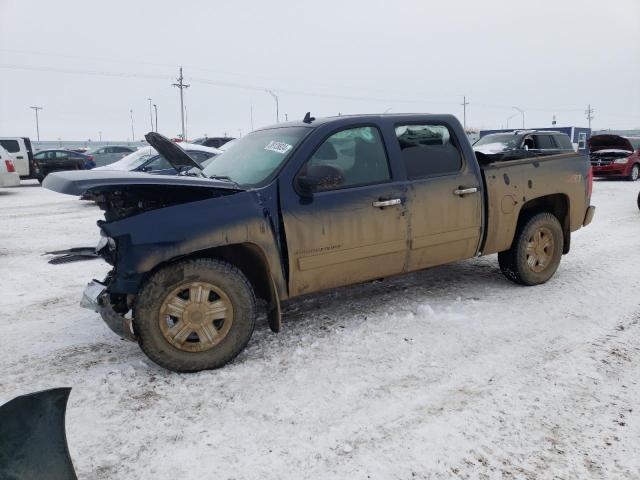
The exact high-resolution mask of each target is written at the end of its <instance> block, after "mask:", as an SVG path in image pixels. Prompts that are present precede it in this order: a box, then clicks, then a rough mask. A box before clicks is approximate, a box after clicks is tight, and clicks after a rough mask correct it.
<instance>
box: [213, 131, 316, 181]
mask: <svg viewBox="0 0 640 480" xmlns="http://www.w3.org/2000/svg"><path fill="white" fill-rule="evenodd" d="M308 131H309V129H308V128H306V127H282V128H273V129H269V130H260V131H257V132H253V133H250V134H248V135H246V136H244V137H242V138H241V139H238V141H237V142H235V143H234V144H233V145H231V146H230V147H229V148H228V149H225V150H224V152H223V153H221V154H220V155H218V156H217V157H215V160H214V161H213V162H211V163H210V164H209V165H207V166H206V167H205V169H204V174H205V175H206V176H207V177H211V176H220V177H229V179H230V180H233V181H234V182H236V183H237V184H239V185H240V186H243V187H248V186H253V185H258V184H260V183H262V182H264V181H265V180H267V179H268V178H269V177H270V176H271V175H272V174H273V173H274V172H275V171H276V170H277V169H278V167H280V165H282V164H283V163H284V161H285V160H286V159H287V158H288V157H289V155H290V154H291V152H292V151H293V149H294V148H295V147H296V145H298V143H299V142H300V140H301V139H302V137H303V136H304V135H305V133H307V132H308Z"/></svg>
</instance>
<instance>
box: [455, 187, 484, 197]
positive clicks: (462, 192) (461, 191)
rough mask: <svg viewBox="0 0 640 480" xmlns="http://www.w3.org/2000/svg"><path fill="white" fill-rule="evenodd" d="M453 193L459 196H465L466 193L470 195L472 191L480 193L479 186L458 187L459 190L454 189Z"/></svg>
mask: <svg viewBox="0 0 640 480" xmlns="http://www.w3.org/2000/svg"><path fill="white" fill-rule="evenodd" d="M453 193H454V194H455V195H459V196H461V197H462V196H464V195H469V194H470V193H478V187H469V188H462V187H460V188H458V189H457V190H454V191H453Z"/></svg>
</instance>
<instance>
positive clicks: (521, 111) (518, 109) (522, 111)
mask: <svg viewBox="0 0 640 480" xmlns="http://www.w3.org/2000/svg"><path fill="white" fill-rule="evenodd" d="M511 108H514V109H516V110H517V111H519V112H520V113H521V114H522V129H523V130H524V110H522V109H521V108H518V107H511Z"/></svg>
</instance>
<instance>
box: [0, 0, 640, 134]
mask: <svg viewBox="0 0 640 480" xmlns="http://www.w3.org/2000/svg"><path fill="white" fill-rule="evenodd" d="M180 65H182V66H184V74H185V77H186V82H187V83H189V84H190V85H191V86H190V88H188V89H187V90H186V94H185V101H186V107H187V119H188V136H189V137H190V138H194V137H197V136H202V135H204V134H208V135H209V136H214V135H220V134H223V133H225V132H226V133H227V134H229V135H232V136H238V135H239V134H240V131H242V133H243V134H244V133H246V132H247V131H249V130H250V129H251V107H252V106H253V125H254V127H255V128H257V127H260V126H263V125H267V124H271V123H275V120H276V112H275V102H274V100H273V99H272V98H271V96H269V94H268V93H266V92H265V88H269V89H272V90H273V91H275V92H276V93H277V94H278V95H279V100H280V115H281V121H283V120H284V118H285V114H287V115H288V117H289V119H295V118H302V117H303V115H304V113H305V112H306V111H308V110H310V111H311V112H312V114H314V115H316V116H324V115H335V114H337V113H338V112H341V113H343V114H347V113H375V112H384V111H386V110H388V111H391V112H396V113H397V112H438V113H453V114H455V115H457V116H458V118H459V119H460V120H461V121H462V111H463V110H462V106H461V105H460V104H461V103H462V99H463V95H466V97H467V101H468V102H469V105H468V107H467V125H468V126H471V127H476V128H500V127H501V126H504V125H506V123H507V119H508V118H509V117H512V118H510V119H509V120H508V121H509V126H510V127H521V125H522V118H521V116H520V114H519V113H518V112H517V111H516V110H514V109H513V108H512V106H518V107H520V108H521V109H524V110H525V121H526V126H527V127H542V126H550V125H551V120H552V116H553V115H554V114H555V115H556V117H557V121H558V125H559V126H561V125H586V124H587V120H586V118H585V112H584V111H585V109H586V108H587V104H589V103H591V104H592V105H593V106H594V108H595V114H594V117H595V118H594V120H593V124H592V125H593V127H594V128H598V129H599V128H639V127H640V0H609V1H602V0H598V1H584V0H563V1H557V0H542V1H538V2H524V1H522V2H521V1H514V0H510V1H507V0H484V1H466V2H465V1H455V0H446V1H444V0H441V1H429V2H427V1H421V0H405V1H394V2H391V1H388V2H383V1H373V0H358V1H347V0H338V1H334V0H323V1H321V2H307V1H301V0H281V1H278V0H273V1H257V0H256V1H241V0H234V1H225V2H213V1H182V2H175V1H173V2H168V1H164V0H155V1H135V2H134V1H131V0H128V1H116V0H110V1H108V2H94V1H86V0H83V1H66V0H57V1H55V2H52V1H45V0H41V1H35V0H31V1H29V0H0V136H11V135H21V136H22V135H27V136H30V137H31V138H33V139H35V136H36V132H35V118H34V117H35V116H34V112H33V110H30V109H29V106H32V105H39V106H42V107H43V110H42V111H41V112H40V131H41V139H43V140H55V139H57V138H63V139H67V140H86V139H89V138H91V139H93V140H97V139H98V136H99V132H100V131H101V132H102V137H103V139H105V140H108V139H112V140H126V139H127V138H128V137H130V136H131V124H130V110H133V117H134V130H135V136H136V138H138V139H139V138H141V137H142V135H143V134H144V133H146V132H147V131H149V130H150V119H149V102H148V100H147V98H149V97H151V98H152V99H153V100H152V102H153V103H155V104H157V105H158V124H159V130H160V132H161V133H164V134H166V135H169V136H175V135H177V134H178V133H179V132H180V103H179V94H178V89H177V88H175V87H173V86H172V85H171V84H172V83H174V82H175V77H176V76H177V74H178V67H179V66H180Z"/></svg>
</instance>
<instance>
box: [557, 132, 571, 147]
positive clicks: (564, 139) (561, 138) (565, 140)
mask: <svg viewBox="0 0 640 480" xmlns="http://www.w3.org/2000/svg"><path fill="white" fill-rule="evenodd" d="M554 138H555V139H556V143H557V144H558V147H559V148H561V149H562V150H573V145H572V144H571V139H570V138H569V136H568V135H554Z"/></svg>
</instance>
